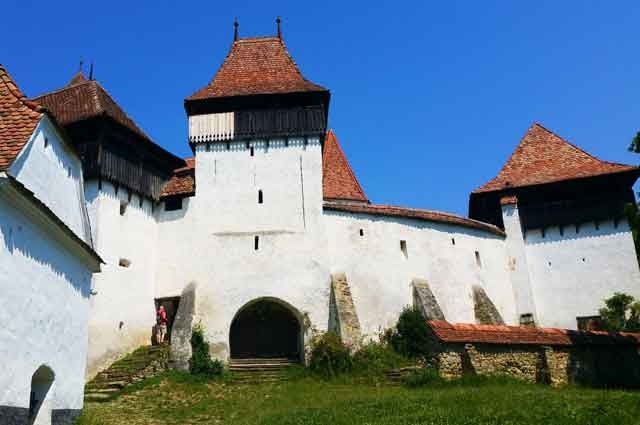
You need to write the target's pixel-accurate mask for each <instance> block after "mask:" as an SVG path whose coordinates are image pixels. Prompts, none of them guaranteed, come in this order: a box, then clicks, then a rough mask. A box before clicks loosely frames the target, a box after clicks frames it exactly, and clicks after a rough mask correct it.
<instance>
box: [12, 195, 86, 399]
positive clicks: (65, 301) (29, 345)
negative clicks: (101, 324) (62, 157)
mask: <svg viewBox="0 0 640 425" xmlns="http://www.w3.org/2000/svg"><path fill="white" fill-rule="evenodd" d="M23 202H24V200H20V199H16V198H12V197H10V196H9V195H7V193H6V192H3V191H0V217H2V220H1V221H0V292H1V293H2V298H1V302H0V323H2V326H0V356H1V358H2V359H3V361H2V362H0V405H4V406H15V407H29V396H30V386H31V378H32V375H33V374H34V372H35V371H36V370H37V369H38V368H39V367H40V366H41V365H46V366H48V367H49V368H50V369H51V370H52V371H53V372H54V373H55V381H54V385H53V387H52V389H51V391H53V392H52V393H51V396H50V397H51V398H50V404H49V406H50V407H51V408H53V409H80V408H81V407H82V400H83V389H84V371H85V364H86V353H87V318H88V310H89V291H90V285H91V271H90V269H89V266H88V265H87V264H86V263H85V262H82V261H81V260H80V258H81V257H80V256H79V255H78V254H77V253H76V254H74V253H73V252H71V251H69V249H68V245H63V244H62V243H61V242H60V241H59V240H58V239H56V236H57V235H59V234H57V233H55V232H52V230H51V227H52V224H51V223H50V222H46V221H40V220H37V219H34V215H33V212H30V210H29V208H32V209H33V208H34V206H33V204H27V205H26V207H25V208H22V207H21V205H23ZM49 406H48V407H49Z"/></svg>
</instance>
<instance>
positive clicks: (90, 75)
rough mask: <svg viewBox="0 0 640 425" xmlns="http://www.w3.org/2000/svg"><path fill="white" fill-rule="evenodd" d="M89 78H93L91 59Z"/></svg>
mask: <svg viewBox="0 0 640 425" xmlns="http://www.w3.org/2000/svg"><path fill="white" fill-rule="evenodd" d="M89 80H93V61H91V65H90V66H89Z"/></svg>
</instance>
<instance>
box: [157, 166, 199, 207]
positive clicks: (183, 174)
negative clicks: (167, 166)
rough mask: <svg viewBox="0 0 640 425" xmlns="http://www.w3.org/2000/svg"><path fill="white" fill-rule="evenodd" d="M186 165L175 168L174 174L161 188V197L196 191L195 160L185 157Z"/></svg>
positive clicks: (190, 194)
mask: <svg viewBox="0 0 640 425" xmlns="http://www.w3.org/2000/svg"><path fill="white" fill-rule="evenodd" d="M184 161H185V162H186V163H187V166H186V167H181V168H177V169H176V170H175V171H174V175H173V176H172V177H171V179H169V181H168V182H167V183H166V184H165V185H164V187H163V188H162V193H161V194H160V197H161V198H166V197H168V196H176V195H180V196H192V195H195V193H196V177H195V171H196V160H195V158H185V160H184Z"/></svg>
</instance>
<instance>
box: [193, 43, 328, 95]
mask: <svg viewBox="0 0 640 425" xmlns="http://www.w3.org/2000/svg"><path fill="white" fill-rule="evenodd" d="M310 91H326V89H325V88H324V87H321V86H319V85H317V84H314V83H312V82H310V81H308V80H306V79H305V78H304V77H303V76H302V74H301V73H300V70H299V69H298V67H297V66H296V63H295V62H294V61H293V59H292V58H291V55H290V54H289V51H288V50H287V47H286V46H285V44H284V42H283V41H282V39H280V38H278V37H259V38H244V39H239V40H236V41H234V42H233V44H232V45H231V50H229V54H228V55H227V57H226V59H225V60H224V62H223V63H222V66H221V67H220V69H219V70H218V72H217V73H216V75H215V76H214V77H213V79H212V80H211V82H210V83H209V85H207V86H206V87H204V88H202V89H200V90H199V91H197V92H196V93H194V94H193V95H191V96H190V97H188V98H187V100H198V99H208V98H221V97H231V96H247V95H255V94H273V93H298V92H310Z"/></svg>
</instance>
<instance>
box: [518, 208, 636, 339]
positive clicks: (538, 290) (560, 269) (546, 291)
mask: <svg viewBox="0 0 640 425" xmlns="http://www.w3.org/2000/svg"><path fill="white" fill-rule="evenodd" d="M598 227H599V228H598V229H596V226H595V223H593V222H591V223H585V224H583V225H581V226H580V228H579V231H578V232H577V233H576V228H575V226H565V227H564V229H563V234H562V235H561V234H560V229H559V228H558V227H553V228H548V229H546V231H545V236H544V237H542V232H541V231H540V230H536V231H529V232H527V234H526V251H527V263H528V267H529V274H530V279H531V285H532V292H533V296H534V298H535V304H536V309H537V320H538V324H539V325H540V326H550V327H559V328H569V329H575V328H576V326H577V323H576V317H578V316H593V315H597V314H598V310H599V309H600V308H602V307H603V306H604V300H605V299H606V298H609V297H611V296H612V295H613V293H614V292H624V293H627V294H629V295H633V296H634V297H636V298H640V271H639V269H638V262H637V261H636V256H635V248H634V245H633V239H632V236H631V232H630V230H629V225H628V223H627V222H626V220H623V221H620V223H618V226H617V227H616V226H614V223H613V221H606V222H601V223H600V224H599V226H598Z"/></svg>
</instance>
